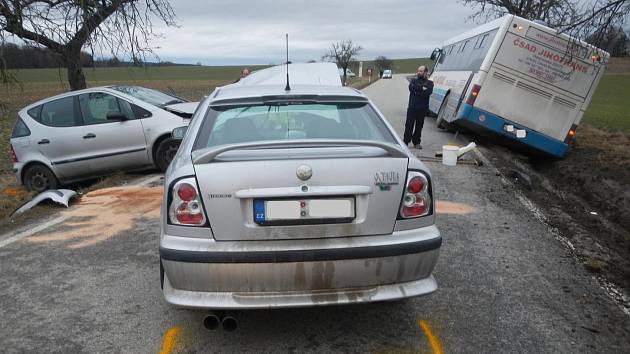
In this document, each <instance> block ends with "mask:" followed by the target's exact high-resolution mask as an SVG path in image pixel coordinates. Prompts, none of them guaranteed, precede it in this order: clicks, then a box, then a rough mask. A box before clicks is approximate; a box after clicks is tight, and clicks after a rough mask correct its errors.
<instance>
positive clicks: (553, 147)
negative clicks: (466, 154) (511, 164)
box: [454, 104, 569, 157]
mask: <svg viewBox="0 0 630 354" xmlns="http://www.w3.org/2000/svg"><path fill="white" fill-rule="evenodd" d="M460 112H461V113H460V115H459V117H458V118H457V120H455V121H454V122H457V123H458V124H460V125H463V126H465V127H467V128H469V129H471V130H478V129H479V128H481V129H483V130H485V131H488V132H492V133H493V134H496V135H498V136H500V137H502V138H503V139H506V140H507V141H510V142H512V143H514V144H516V145H520V146H522V147H525V148H529V149H534V150H536V151H538V152H542V153H544V154H546V155H551V156H554V157H562V156H564V154H565V153H566V152H567V149H568V147H569V146H568V144H566V143H565V142H564V141H560V140H556V139H554V138H551V137H549V136H546V135H544V134H541V133H539V132H537V131H535V130H532V129H530V128H527V127H525V126H522V125H520V124H517V123H514V122H512V121H510V120H508V119H505V118H502V117H499V116H497V115H494V114H492V113H489V112H486V111H483V110H481V109H478V108H475V107H474V106H471V105H469V104H463V105H462V109H461V110H460ZM506 125H512V126H514V129H522V130H525V131H526V132H527V135H526V137H525V138H517V137H516V136H515V135H514V134H512V133H508V132H506V131H505V130H504V126H506Z"/></svg>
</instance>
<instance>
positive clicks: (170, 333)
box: [160, 326, 180, 354]
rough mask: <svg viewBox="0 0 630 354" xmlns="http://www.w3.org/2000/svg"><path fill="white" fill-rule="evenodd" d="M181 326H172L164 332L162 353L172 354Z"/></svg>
mask: <svg viewBox="0 0 630 354" xmlns="http://www.w3.org/2000/svg"><path fill="white" fill-rule="evenodd" d="M179 332H180V328H179V326H175V327H171V328H169V329H168V330H167V331H166V332H164V339H163V340H162V347H161V348H160V354H170V352H171V351H172V350H173V348H175V343H176V342H177V336H178V335H179Z"/></svg>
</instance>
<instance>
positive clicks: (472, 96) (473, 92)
mask: <svg viewBox="0 0 630 354" xmlns="http://www.w3.org/2000/svg"><path fill="white" fill-rule="evenodd" d="M479 90H481V86H479V85H473V87H472V90H471V91H470V95H469V96H468V99H467V100H466V104H469V105H471V106H472V105H474V104H475V100H476V99H477V96H479Z"/></svg>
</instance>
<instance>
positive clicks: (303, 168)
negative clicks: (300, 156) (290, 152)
mask: <svg viewBox="0 0 630 354" xmlns="http://www.w3.org/2000/svg"><path fill="white" fill-rule="evenodd" d="M295 174H296V175H297V178H299V179H301V180H302V181H306V180H308V179H309V178H311V176H313V169H312V168H311V166H309V165H300V166H298V168H297V171H295Z"/></svg>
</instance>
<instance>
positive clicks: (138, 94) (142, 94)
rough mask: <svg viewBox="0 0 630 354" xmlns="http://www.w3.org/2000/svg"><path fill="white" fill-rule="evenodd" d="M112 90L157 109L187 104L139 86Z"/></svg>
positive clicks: (179, 99) (182, 100)
mask: <svg viewBox="0 0 630 354" xmlns="http://www.w3.org/2000/svg"><path fill="white" fill-rule="evenodd" d="M112 88H113V89H114V90H116V91H120V92H123V93H126V94H128V95H129V96H133V97H135V98H137V99H139V100H141V101H144V102H146V103H150V104H152V105H154V106H158V107H164V106H167V105H169V104H175V103H184V102H187V101H186V100H184V99H182V98H179V97H176V96H171V95H167V94H165V93H164V92H160V91H157V90H152V89H149V88H146V87H141V86H113V87H112Z"/></svg>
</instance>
